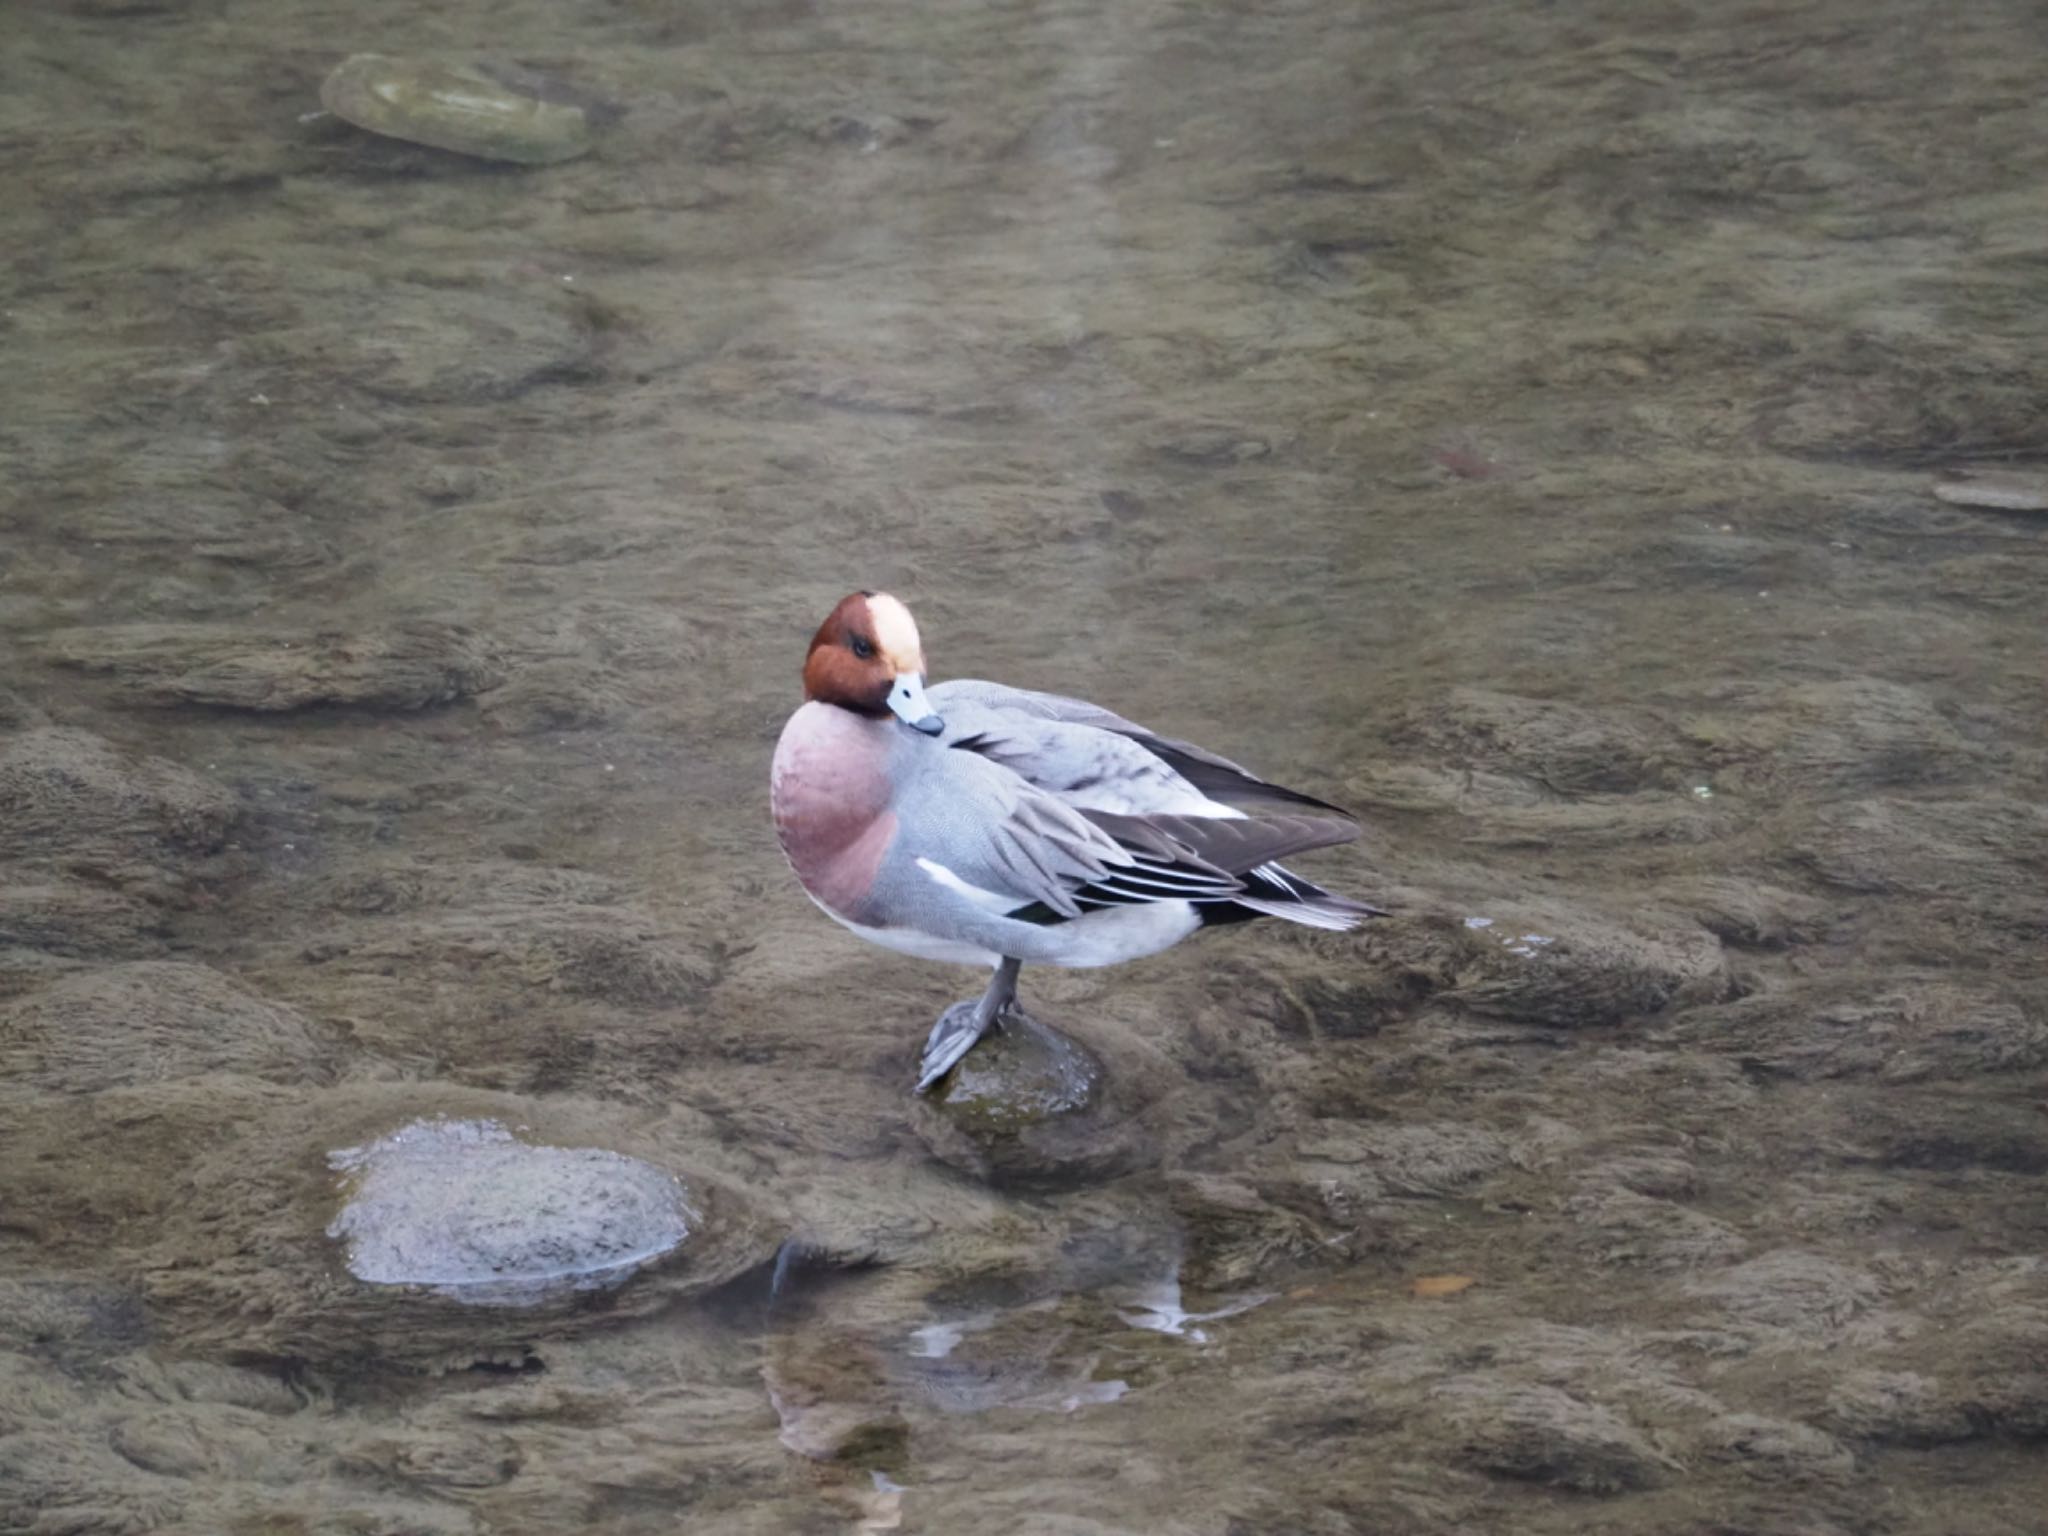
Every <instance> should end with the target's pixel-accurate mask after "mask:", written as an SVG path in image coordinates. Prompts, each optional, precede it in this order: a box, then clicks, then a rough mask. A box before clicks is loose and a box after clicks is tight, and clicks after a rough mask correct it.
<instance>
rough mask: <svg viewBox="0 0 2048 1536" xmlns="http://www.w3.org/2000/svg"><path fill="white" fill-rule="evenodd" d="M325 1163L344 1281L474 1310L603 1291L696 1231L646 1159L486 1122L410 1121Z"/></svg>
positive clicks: (693, 1216) (671, 1187) (676, 1193)
mask: <svg viewBox="0 0 2048 1536" xmlns="http://www.w3.org/2000/svg"><path fill="white" fill-rule="evenodd" d="M330 1162H331V1163H332V1165H333V1166H334V1167H335V1168H337V1169H339V1170H341V1171H342V1172H344V1173H347V1174H349V1175H350V1176H351V1178H352V1181H353V1184H354V1188H353V1191H352V1193H351V1196H350V1199H349V1202H348V1204H347V1205H345V1206H344V1207H343V1208H342V1210H341V1213H340V1214H339V1215H338V1216H336V1217H335V1218H334V1221H333V1223H332V1225H330V1226H329V1227H328V1229H327V1235H328V1236H329V1237H333V1238H337V1239H340V1240H341V1241H342V1242H344V1243H346V1244H347V1250H348V1267H349V1272H350V1273H351V1274H353V1275H354V1276H355V1277H356V1278H357V1279H359V1280H365V1281H368V1282H369V1283H371V1284H373V1285H420V1286H427V1287H429V1288H431V1289H432V1290H434V1291H435V1292H437V1293H438V1294H440V1295H443V1296H448V1297H451V1298H453V1299H455V1300H457V1301H465V1302H471V1303H474V1304H478V1305H484V1306H521V1305H527V1304H530V1303H533V1302H537V1301H542V1300H546V1299H548V1298H551V1297H553V1296H556V1295H559V1294H561V1293H562V1292H564V1291H572V1290H595V1289H602V1288H604V1287H608V1286H612V1285H617V1284H619V1283H620V1282H621V1281H623V1280H625V1279H626V1278H627V1277H628V1276H629V1275H631V1274H632V1273H633V1272H634V1271H635V1270H637V1269H639V1268H640V1267H641V1266H642V1265H644V1264H647V1263H649V1262H651V1261H652V1260H654V1259H657V1258H659V1257H661V1256H662V1255H663V1254H665V1253H668V1252H669V1251H671V1250H672V1249H674V1248H676V1247H677V1246H679V1245H680V1244H681V1243H682V1242H683V1240H684V1239H685V1238H687V1237H688V1236H689V1235H690V1234H691V1232H692V1231H694V1230H695V1229H696V1228H697V1227H698V1226H699V1225H700V1224H701V1218H700V1217H699V1215H698V1213H697V1212H696V1211H695V1210H694V1209H693V1208H692V1207H691V1206H690V1204H689V1202H688V1201H687V1199H686V1198H685V1197H684V1194H683V1188H682V1185H681V1184H680V1183H679V1182H677V1180H676V1179H675V1177H674V1176H673V1175H671V1174H668V1173H664V1172H663V1171H662V1170H660V1169H659V1168H656V1167H654V1166H653V1165H651V1164H649V1163H643V1162H641V1161H640V1160H639V1159H637V1158H631V1157H625V1156H622V1155H621V1154H619V1153H617V1152H609V1151H605V1150H604V1149H602V1148H598V1147H543V1146H530V1145H528V1144H527V1143H525V1142H523V1141H520V1140H518V1139H517V1138H516V1137H514V1136H513V1134H512V1132H511V1131H509V1130H507V1129H506V1128H505V1127H504V1126H503V1125H500V1124H499V1123H497V1122H496V1121H492V1120H416V1121H414V1122H413V1123H412V1124H411V1125H408V1126H406V1127H404V1128H403V1129H402V1130H398V1131H395V1132H393V1133H392V1134H391V1135H389V1136H384V1137H380V1138H378V1139H377V1140H376V1141H373V1142H370V1143H368V1144H367V1145H365V1146H361V1147H350V1148H347V1149H345V1150H343V1151H340V1152H336V1153H334V1154H333V1156H332V1157H331V1158H330Z"/></svg>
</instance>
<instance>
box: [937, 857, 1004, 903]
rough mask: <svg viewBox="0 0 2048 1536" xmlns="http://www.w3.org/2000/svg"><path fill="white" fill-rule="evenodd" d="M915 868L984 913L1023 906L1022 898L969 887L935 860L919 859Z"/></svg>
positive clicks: (975, 886) (973, 886)
mask: <svg viewBox="0 0 2048 1536" xmlns="http://www.w3.org/2000/svg"><path fill="white" fill-rule="evenodd" d="M917 867H918V868H919V869H921V870H923V871H924V872H925V873H926V874H927V875H929V876H931V878H932V881H933V883H934V884H936V885H942V886H944V887H945V888H946V889H947V890H949V891H951V892H952V893H953V894H954V895H955V896H961V897H964V898H966V899H967V900H968V901H970V902H972V903H973V904H974V905H975V906H977V907H979V908H981V910H982V911H984V912H997V913H1002V912H1011V911H1014V910H1016V908H1018V907H1019V906H1022V905H1023V898H1021V897H1018V896H1007V895H1004V894H1003V893H1002V892H1001V891H988V890H983V889H982V888H981V887H980V886H978V885H969V884H968V883H967V882H966V881H965V880H962V879H961V878H960V877H959V876H958V875H956V874H954V873H953V871H952V870H950V869H948V868H946V866H945V865H943V864H941V863H940V862H939V861H938V860H937V859H927V858H919V859H918V861H917Z"/></svg>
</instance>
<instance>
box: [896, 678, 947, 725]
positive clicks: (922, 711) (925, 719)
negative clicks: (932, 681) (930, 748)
mask: <svg viewBox="0 0 2048 1536" xmlns="http://www.w3.org/2000/svg"><path fill="white" fill-rule="evenodd" d="M889 708H890V710H891V712H892V713H894V714H895V716H896V718H897V719H899V720H901V721H902V722H903V723H904V724H905V725H907V726H909V727H910V728H911V729H912V730H914V731H923V732H924V733H925V735H927V736H936V735H938V734H939V732H941V731H943V730H944V729H945V728H946V722H945V721H944V720H941V719H940V718H939V716H938V714H937V712H936V711H934V710H933V708H932V705H931V700H929V699H927V698H926V697H925V696H924V679H923V678H921V677H919V676H918V675H917V674H916V673H915V672H905V673H903V674H901V675H900V676H898V677H897V679H896V686H895V687H894V688H891V689H890V690H889Z"/></svg>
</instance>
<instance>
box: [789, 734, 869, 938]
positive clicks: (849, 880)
mask: <svg viewBox="0 0 2048 1536" xmlns="http://www.w3.org/2000/svg"><path fill="white" fill-rule="evenodd" d="M886 750H887V749H886V745H885V743H884V741H883V740H882V739H880V738H879V736H878V731H877V728H876V727H875V726H874V724H873V723H872V722H869V721H867V720H863V719H862V718H861V717H860V716H858V715H854V714H851V713H849V712H848V711H846V710H843V709H839V708H836V707H835V706H833V705H830V704H815V703H813V704H806V705H805V706H804V707H803V708H802V709H800V710H798V711H797V712H796V713H795V714H794V715H792V716H790V720H789V724H788V725H786V726H785V727H783V731H782V740H781V741H780V742H779V743H778V744H777V746H776V748H775V766H774V769H773V776H772V779H771V787H770V801H771V803H772V805H773V807H774V811H775V835H776V837H777V839H778V840H779V841H780V842H781V844H782V851H783V853H784V854H786V855H787V856H788V858H789V862H790V867H791V868H793V869H794V870H795V871H796V877H797V879H799V880H801V881H802V882H803V885H804V889H805V890H807V891H809V892H810V893H811V894H812V895H813V896H815V897H816V898H817V899H818V900H819V901H821V902H823V903H824V904H825V906H827V907H828V908H830V909H831V910H832V911H834V912H836V913H838V914H839V915H840V916H841V917H844V918H846V919H848V920H849V921H852V922H861V921H864V920H866V918H867V916H868V915H869V914H867V904H868V896H869V893H870V892H871V891H872V890H873V889H874V884H875V874H876V872H877V871H878V870H880V868H881V867H882V860H883V859H884V858H885V857H886V856H887V855H888V852H889V845H890V843H891V842H892V841H893V840H894V839H895V836H896V817H895V815H894V814H893V813H892V812H891V811H890V809H889V800H890V788H891V786H890V783H889V777H888V773H887V768H886Z"/></svg>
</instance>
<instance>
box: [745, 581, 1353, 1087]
mask: <svg viewBox="0 0 2048 1536" xmlns="http://www.w3.org/2000/svg"><path fill="white" fill-rule="evenodd" d="M804 698H805V700H806V701H807V702H806V703H805V704H804V705H803V707H802V708H800V709H799V710H797V712H796V713H795V714H793V715H791V716H790V717H789V723H788V724H787V725H786V726H784V727H783V731H782V739H781V741H780V742H778V743H777V745H776V748H775V764H774V769H773V777H772V787H771V799H772V803H773V806H774V811H775V832H776V836H777V838H778V839H779V840H780V841H781V843H782V851H783V852H784V853H785V854H787V855H788V857H789V862H790V864H791V866H792V867H793V868H794V869H795V870H796V875H797V879H798V880H800V881H802V882H803V888H804V890H805V891H806V892H808V893H809V895H810V897H811V899H812V900H813V901H815V902H816V903H817V904H818V905H819V906H820V907H823V908H824V909H825V912H826V914H827V915H828V916H830V917H832V918H834V919H835V920H836V921H838V922H840V923H842V924H844V925H845V926H846V927H848V928H850V929H852V930H853V931H854V932H855V933H857V934H859V935H860V936H861V937H862V938H864V939H866V940H868V941H869V942H871V943H875V944H880V945H882V946H884V947H885V948H888V949H895V950H901V951H902V952H903V953H905V954H910V955H917V956H920V957H922V958H924V959H927V960H946V961H954V962H958V963H961V964H967V963H975V964H980V965H991V966H994V967H995V976H994V979H993V980H991V981H990V982H989V985H988V990H987V991H986V992H985V993H984V994H983V995H982V996H981V998H980V999H979V1000H978V1001H975V1002H971V1003H960V1004H957V1005H955V1006H954V1007H952V1008H949V1009H947V1010H946V1012H945V1013H944V1014H943V1015H942V1016H941V1017H940V1019H939V1022H938V1023H937V1024H936V1025H934V1026H933V1028H932V1032H931V1035H930V1037H929V1038H928V1039H927V1040H926V1042H925V1050H924V1059H923V1063H922V1067H921V1070H920V1072H919V1075H918V1084H917V1087H918V1091H919V1092H924V1091H925V1090H927V1089H929V1088H930V1087H931V1086H932V1085H933V1084H934V1083H936V1082H937V1081H938V1080H939V1079H940V1078H941V1077H943V1076H944V1075H945V1074H946V1073H947V1072H948V1071H949V1070H951V1068H952V1067H953V1065H954V1064H955V1063H956V1062H958V1061H959V1060H960V1059H961V1057H963V1056H965V1055H966V1054H967V1052H968V1051H969V1050H970V1049H971V1048H972V1047H973V1045H974V1043H975V1042H976V1041H977V1040H979V1039H980V1038H981V1037H982V1035H983V1034H985V1033H986V1032H987V1031H988V1030H989V1029H990V1028H991V1027H993V1026H994V1025H996V1023H997V1021H998V1019H999V1018H1000V1016H1001V1015H1002V1013H1003V1012H1004V1010H1005V1009H1008V1008H1010V1007H1011V1006H1012V1005H1013V1004H1014V1003H1015V1002H1016V998H1017V972H1018V969H1019V967H1020V966H1021V965H1022V964H1023V963H1024V962H1025V961H1027V960H1029V961H1031V962H1033V963H1034V964H1036V963H1044V964H1047V965H1066V966H1092V965H1114V964H1116V963H1118V962H1119V961H1123V960H1134V959H1137V958H1138V957H1139V956H1141V955H1150V954H1156V953H1158V952H1159V951H1160V950H1162V949H1166V948H1168V947H1169V946H1170V945H1174V944H1178V943H1179V942H1180V941H1181V940H1182V939H1184V938H1186V937H1188V935H1190V934H1192V933H1194V932H1195V931H1196V930H1198V929H1200V928H1203V927H1205V926H1208V925H1211V924H1218V923H1235V922H1244V921H1246V920H1248V919H1251V918H1255V917H1280V918H1285V919H1287V920H1288V921H1290V922H1296V923H1303V924H1306V925H1307V926H1309V927H1311V928H1331V929H1339V930H1342V929H1348V928H1352V927H1355V926H1356V925H1357V923H1358V921H1359V919H1360V918H1362V917H1369V916H1378V915H1380V913H1379V910H1378V909H1377V908H1375V907H1369V906H1366V905H1365V904H1364V903H1362V902H1356V901H1352V900H1349V899H1348V898H1346V897H1343V896H1335V895H1332V894H1331V893H1330V892H1328V891H1326V890H1323V889H1322V888H1321V887H1320V886H1317V885H1314V884H1312V883H1310V882H1309V881H1307V880H1304V879H1302V878H1301V876H1299V875H1296V874H1293V873H1291V872H1289V871H1288V870H1286V869H1284V868H1282V867H1281V865H1280V864H1279V863H1277V862H1276V861H1277V860H1279V859H1281V858H1284V857H1286V856H1287V855H1289V854H1293V853H1300V852H1301V851H1303V850H1304V849H1309V848H1323V847H1329V846H1331V845H1333V844H1337V843H1346V842H1349V841H1351V840H1352V839H1353V838H1355V837H1356V836H1357V835H1358V827H1357V825H1356V823H1354V822H1353V821H1352V819H1351V818H1350V816H1348V815H1347V814H1346V813H1344V812H1343V811H1341V810H1339V809H1337V808H1336V807H1335V806H1332V805H1326V804H1325V803H1324V802H1322V801H1321V800H1318V799H1316V798H1314V797H1313V796H1311V795H1304V794H1301V793H1299V792H1298V791H1295V790H1291V789H1282V788H1281V787H1280V786H1279V785H1277V784H1269V783H1267V782H1266V781H1265V780H1263V779H1260V778H1256V777H1254V776H1253V775H1252V774H1250V773H1247V772H1246V771H1245V770H1244V769H1242V768H1240V767H1238V765H1237V764H1235V763H1233V762H1230V761H1228V760H1226V759H1224V758H1221V757H1218V756H1217V755H1216V754H1214V753H1213V752H1208V751H1205V750H1203V749H1202V748H1200V747H1196V746H1190V745H1189V744H1188V743H1186V742H1183V741H1174V740H1171V739H1169V738H1167V737H1163V736H1157V735H1154V734H1153V733H1152V732H1151V731H1149V730H1147V729H1145V727H1143V726H1141V725H1134V724H1132V723H1131V722H1130V721H1128V720H1125V719H1123V718H1122V717H1121V716H1118V715H1114V714H1111V713H1110V712H1109V711H1108V710H1106V709H1101V708H1098V707H1097V706H1096V705H1093V704H1087V703H1083V702H1082V701H1081V700H1079V699H1068V698H1062V697H1060V696H1059V695H1057V694H1051V693H1033V692H1030V691H1028V690H1025V689H1022V688H1006V687H1004V686H1002V685H1001V684H999V683H984V682H974V681H967V680H959V681H954V682H949V683H940V684H938V685H936V686H934V687H933V688H931V689H930V690H929V691H927V690H926V688H925V686H924V648H923V645H922V644H921V642H920V641H919V639H918V633H917V625H916V623H915V622H914V621H913V620H912V619H911V617H910V610H909V609H907V608H905V607H904V606H903V604H902V603H900V602H898V601H897V600H896V599H895V598H893V597H890V596H889V595H888V594H886V593H881V592H856V593H854V594H852V595H851V596H850V597H847V598H846V599H844V600H843V601H842V602H841V603H840V604H839V606H838V607H836V608H834V609H833V610H832V612H831V614H830V616H829V617H827V618H826V620H825V622H824V623H823V624H822V625H820V626H819V627H818V632H817V634H816V635H814V636H812V638H811V649H810V653H809V655H808V656H806V657H805V659H804Z"/></svg>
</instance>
